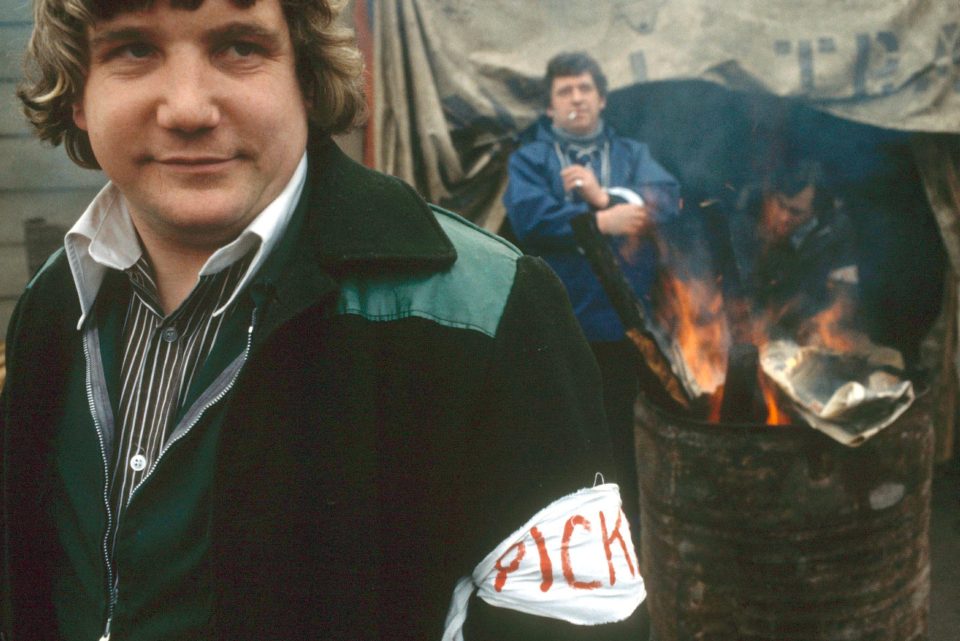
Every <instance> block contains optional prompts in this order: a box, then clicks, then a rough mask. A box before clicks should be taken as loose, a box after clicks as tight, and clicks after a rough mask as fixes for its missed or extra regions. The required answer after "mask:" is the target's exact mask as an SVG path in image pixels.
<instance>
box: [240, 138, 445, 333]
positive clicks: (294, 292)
mask: <svg viewBox="0 0 960 641" xmlns="http://www.w3.org/2000/svg"><path fill="white" fill-rule="evenodd" d="M308 172H309V173H308V176H307V184H306V185H305V186H304V191H303V194H302V195H301V197H300V204H299V205H298V206H297V209H296V211H295V212H294V215H293V218H292V220H291V221H290V225H289V227H288V228H287V230H286V233H285V238H284V240H283V241H282V242H281V243H280V246H279V247H278V248H277V249H276V251H275V252H274V254H273V255H272V256H271V258H270V259H269V260H268V261H267V264H265V265H264V267H263V269H262V270H261V272H260V274H259V275H258V277H257V279H256V281H255V282H254V283H253V286H252V287H251V295H252V296H253V298H254V302H255V304H257V305H258V306H260V305H261V304H262V303H264V302H268V301H269V303H270V304H268V305H267V306H266V308H267V312H266V314H265V316H264V318H263V319H262V322H261V324H260V330H259V331H258V335H259V336H260V337H265V336H267V335H269V334H270V333H272V331H273V330H274V329H276V328H277V327H279V326H280V325H281V324H282V323H284V322H286V321H287V320H289V319H291V318H293V317H294V316H296V315H297V314H299V313H300V312H301V311H303V310H304V309H306V308H307V307H310V306H313V305H317V304H323V303H327V304H330V305H332V304H333V303H334V302H335V300H336V294H337V293H338V291H339V280H340V279H341V278H343V277H346V276H350V275H366V276H375V275H377V274H386V273H390V274H403V273H406V274H412V273H423V272H428V273H429V272H438V271H444V270H446V269H448V268H449V267H450V266H451V265H453V263H454V262H455V261H456V258H457V254H456V250H455V249H454V247H453V243H452V242H451V241H450V239H449V238H447V236H446V234H445V233H444V232H443V230H442V229H441V227H440V224H439V223H438V222H437V219H436V217H435V216H434V214H433V212H432V211H431V210H430V207H429V206H428V205H427V203H426V202H425V201H424V200H423V199H422V198H420V196H418V195H417V193H416V192H415V191H414V190H413V189H412V188H411V187H409V186H408V185H406V184H405V183H403V182H401V181H399V180H397V179H396V178H392V177H390V176H386V175H384V174H381V173H379V172H376V171H373V170H370V169H367V168H366V167H363V166H362V165H360V164H358V163H356V162H354V161H353V160H351V159H350V158H348V157H347V156H346V155H345V154H344V153H343V152H342V151H341V150H340V149H339V148H338V147H337V146H336V145H335V144H334V143H333V142H332V141H331V140H330V139H329V138H326V139H324V140H321V141H319V143H317V144H315V145H314V144H311V146H310V148H309V149H308Z"/></svg>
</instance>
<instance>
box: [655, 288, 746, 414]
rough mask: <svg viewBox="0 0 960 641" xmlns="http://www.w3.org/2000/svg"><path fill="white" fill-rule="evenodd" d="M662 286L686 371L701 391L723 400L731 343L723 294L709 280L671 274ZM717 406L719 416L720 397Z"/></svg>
mask: <svg viewBox="0 0 960 641" xmlns="http://www.w3.org/2000/svg"><path fill="white" fill-rule="evenodd" d="M663 285H664V293H665V294H666V296H667V300H670V301H671V302H672V308H673V309H672V312H673V313H672V314H671V316H672V317H671V318H669V319H668V321H669V324H670V326H671V330H672V332H671V333H672V335H673V336H674V340H675V342H676V345H677V346H678V347H679V350H680V353H681V355H682V356H683V361H684V364H685V366H686V368H687V371H688V372H689V374H690V375H691V377H692V378H693V380H694V381H696V383H697V385H698V386H699V387H700V389H701V390H703V392H704V393H708V394H711V395H713V396H718V395H719V396H720V398H721V399H722V394H723V390H722V388H723V380H724V377H725V376H726V372H727V349H728V348H729V345H730V337H729V331H728V329H727V322H726V318H725V316H724V314H723V296H722V295H721V293H720V291H719V289H718V288H717V287H715V285H714V283H711V282H709V281H702V280H691V281H687V282H684V281H682V280H681V279H679V278H676V277H673V276H670V277H667V278H666V279H665V280H664V283H663ZM716 406H717V414H718V415H719V407H720V402H719V400H718V401H717V402H716Z"/></svg>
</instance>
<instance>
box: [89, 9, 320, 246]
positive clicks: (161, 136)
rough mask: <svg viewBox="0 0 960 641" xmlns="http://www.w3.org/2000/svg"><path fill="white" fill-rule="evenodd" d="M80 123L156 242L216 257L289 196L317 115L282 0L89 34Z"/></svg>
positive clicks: (103, 27)
mask: <svg viewBox="0 0 960 641" xmlns="http://www.w3.org/2000/svg"><path fill="white" fill-rule="evenodd" d="M88 44H89V47H90V69H89V73H88V74H87V78H86V85H85V87H84V92H83V98H82V100H81V101H80V102H79V103H77V104H76V105H75V106H74V114H73V116H74V121H75V122H76V124H77V126H78V127H80V128H81V129H83V130H84V131H86V132H87V133H88V134H89V136H90V143H91V145H92V147H93V152H94V155H95V156H96V158H97V161H98V162H99V163H100V165H101V167H103V170H104V172H105V173H106V175H107V176H108V177H109V178H110V179H111V180H112V181H113V182H114V183H115V184H116V185H117V187H119V189H120V191H121V192H122V193H123V194H124V196H125V197H126V198H127V201H128V203H129V206H130V210H131V215H132V216H133V220H134V224H135V226H136V227H137V231H138V232H139V233H140V235H141V237H142V238H144V240H145V242H147V241H149V240H155V241H156V242H160V243H167V244H172V245H173V246H175V247H176V246H180V247H187V246H189V247H195V248H207V249H211V250H212V249H215V248H217V247H219V246H221V245H223V244H226V243H227V242H229V241H230V240H232V239H233V238H235V237H236V236H237V235H238V234H239V232H240V231H242V230H243V228H244V227H245V226H246V225H247V223H249V222H250V221H251V220H252V219H253V218H254V217H255V216H256V215H257V214H258V213H260V211H262V210H263V209H264V207H266V205H268V204H269V203H270V202H271V201H272V200H273V199H274V198H275V197H276V196H277V195H278V194H279V193H280V192H281V191H282V190H283V187H284V186H285V185H286V183H287V182H288V181H289V179H290V177H291V176H292V175H293V172H294V170H295V169H296V166H297V164H298V162H299V160H300V158H301V156H302V154H303V150H304V148H305V146H306V140H307V111H306V106H305V103H304V98H303V95H302V92H301V90H300V85H299V83H298V81H297V76H296V69H295V55H294V51H293V48H292V44H291V41H290V34H289V31H288V29H287V23H286V21H285V19H284V16H283V12H282V10H281V7H280V4H279V0H259V1H258V2H256V3H255V4H254V5H252V6H251V7H250V8H247V9H240V8H237V7H236V6H234V5H233V4H231V3H230V2H229V0H206V1H205V2H204V3H203V4H202V5H201V6H200V8H199V9H196V10H195V11H188V10H181V9H172V8H171V7H170V5H169V4H168V2H167V1H166V0H158V2H157V3H156V4H155V5H154V6H153V7H152V8H151V9H149V10H147V11H138V12H131V13H122V14H119V15H118V16H116V17H115V18H113V19H111V20H107V21H104V22H100V23H97V24H96V25H95V26H94V27H93V28H91V29H90V30H88Z"/></svg>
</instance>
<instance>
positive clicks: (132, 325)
mask: <svg viewBox="0 0 960 641" xmlns="http://www.w3.org/2000/svg"><path fill="white" fill-rule="evenodd" d="M255 253H256V251H255V250H253V251H250V252H248V253H247V255H246V256H244V257H243V258H241V259H240V260H238V261H237V262H235V263H233V264H232V265H230V266H228V267H226V268H224V269H222V270H221V271H219V272H217V273H214V274H208V275H205V276H201V277H200V279H199V281H198V282H197V285H196V287H195V288H194V289H193V291H192V292H190V295H189V296H188V297H187V298H186V300H184V302H183V303H182V304H181V305H180V307H179V308H178V309H176V310H175V311H174V312H172V313H171V314H170V315H169V316H166V317H164V314H163V312H162V308H161V306H160V302H159V296H158V293H157V287H156V283H155V281H154V278H153V270H152V268H151V267H150V264H149V263H148V261H147V259H146V257H145V256H141V257H140V259H139V260H138V261H137V262H136V263H135V264H134V265H133V266H132V267H130V268H129V269H127V270H126V274H127V277H128V279H129V280H130V283H131V285H132V294H131V296H130V302H129V303H128V306H127V312H126V318H125V321H124V324H123V343H122V346H121V349H122V352H121V358H122V361H121V367H120V404H119V415H118V416H117V430H118V432H117V437H118V438H117V439H116V440H115V448H114V459H113V462H112V470H111V482H110V488H111V501H110V502H111V507H112V509H113V513H114V514H115V519H116V521H115V522H116V525H117V526H118V527H115V528H114V532H116V531H117V530H118V528H119V525H120V521H121V519H122V517H123V513H124V510H125V508H126V506H127V505H128V503H129V501H130V498H131V496H132V495H133V493H134V492H135V491H136V488H137V487H138V486H139V485H140V484H141V483H142V482H143V481H144V480H145V479H146V478H147V477H148V476H149V475H150V473H151V472H152V471H153V468H154V466H155V465H156V463H157V461H158V460H159V459H160V457H161V456H162V454H163V452H164V450H165V448H166V447H167V446H168V445H169V444H170V443H169V442H168V438H169V436H170V435H171V433H172V432H173V430H174V428H175V427H176V426H175V425H174V418H175V417H176V415H177V413H178V411H179V410H180V409H181V408H182V407H183V405H184V403H185V402H186V398H187V393H188V391H189V389H190V385H191V383H192V381H193V379H194V376H195V375H196V374H197V372H198V371H199V370H200V368H201V367H202V366H203V363H204V361H205V360H206V358H207V356H208V355H209V354H210V351H211V349H212V348H213V345H214V344H215V343H216V340H217V336H218V333H219V331H220V329H221V327H222V326H223V325H224V320H225V317H227V316H229V315H230V310H229V309H227V310H225V312H224V313H217V314H214V312H215V311H217V310H219V309H220V308H221V307H222V306H223V305H225V304H227V303H228V301H231V300H232V299H234V296H233V295H234V292H235V290H236V289H237V286H238V284H239V283H240V281H241V279H242V278H243V276H244V274H245V273H246V272H247V270H248V268H249V266H250V263H251V261H252V260H253V257H254V254H255Z"/></svg>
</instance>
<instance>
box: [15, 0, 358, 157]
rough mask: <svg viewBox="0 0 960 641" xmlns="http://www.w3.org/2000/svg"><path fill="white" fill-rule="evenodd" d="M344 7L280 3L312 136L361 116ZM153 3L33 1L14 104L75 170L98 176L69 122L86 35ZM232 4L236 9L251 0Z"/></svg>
mask: <svg viewBox="0 0 960 641" xmlns="http://www.w3.org/2000/svg"><path fill="white" fill-rule="evenodd" d="M168 1H169V2H170V4H171V6H172V7H174V8H180V9H188V10H193V9H196V8H198V7H199V6H200V5H201V4H202V3H203V1H204V0H168ZM345 1H346V0H280V4H281V6H282V8H283V12H284V15H285V17H286V20H287V27H288V28H289V30H290V38H291V41H292V42H293V49H294V51H295V52H296V60H297V62H296V64H297V77H298V79H299V81H300V89H301V90H302V91H303V95H304V97H305V99H306V101H307V111H308V115H309V118H310V129H311V135H328V134H338V133H344V132H346V131H348V130H350V129H351V128H352V127H354V126H356V125H358V124H360V123H361V122H362V120H363V117H364V116H365V106H366V103H365V100H364V95H363V60H362V58H361V56H360V52H359V51H358V49H357V46H356V44H355V41H354V38H353V31H352V30H350V29H348V28H346V27H344V26H342V25H340V24H337V23H336V18H337V16H338V15H339V13H340V11H341V9H342V8H343V5H344V4H345ZM154 2H155V0H34V28H33V34H32V36H31V38H30V42H29V44H28V45H27V52H26V58H25V61H24V77H23V80H21V82H20V83H19V85H18V86H17V96H18V97H19V98H20V100H21V102H22V103H23V112H24V114H26V116H27V119H28V120H29V121H30V123H31V124H32V125H33V127H34V129H35V131H36V134H37V135H38V136H39V137H40V139H41V140H45V141H47V142H50V143H51V144H53V145H59V144H61V143H63V145H64V148H65V149H66V151H67V155H68V156H70V158H71V159H72V160H73V161H74V162H75V163H77V164H78V165H80V166H81V167H89V168H91V169H99V168H100V165H99V163H98V162H97V159H96V158H95V157H94V155H93V149H91V147H90V139H89V137H88V136H87V133H86V132H85V131H83V130H82V129H80V128H78V127H77V126H76V124H75V123H74V121H73V105H74V104H75V103H77V102H78V101H80V100H81V99H82V98H83V86H84V80H85V78H86V75H87V69H88V64H89V56H88V53H89V52H88V51H87V27H89V26H92V25H94V24H96V23H97V22H99V21H102V20H109V19H111V18H113V17H115V16H116V15H118V14H120V13H123V12H127V11H138V10H142V9H148V8H150V6H152V5H153V3H154ZM231 2H232V3H233V4H234V5H236V6H237V7H241V8H242V7H249V6H251V5H253V3H254V2H256V0H231Z"/></svg>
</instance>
